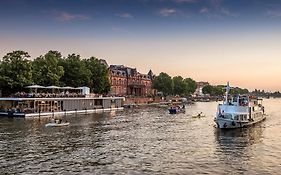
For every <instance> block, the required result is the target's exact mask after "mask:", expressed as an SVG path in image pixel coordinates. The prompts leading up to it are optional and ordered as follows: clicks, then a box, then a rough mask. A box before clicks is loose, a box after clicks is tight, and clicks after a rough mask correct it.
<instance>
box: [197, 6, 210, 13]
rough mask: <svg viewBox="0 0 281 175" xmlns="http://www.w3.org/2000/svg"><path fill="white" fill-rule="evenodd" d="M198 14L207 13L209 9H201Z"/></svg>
mask: <svg viewBox="0 0 281 175" xmlns="http://www.w3.org/2000/svg"><path fill="white" fill-rule="evenodd" d="M199 13H209V9H208V8H207V7H203V8H202V9H200V11H199Z"/></svg>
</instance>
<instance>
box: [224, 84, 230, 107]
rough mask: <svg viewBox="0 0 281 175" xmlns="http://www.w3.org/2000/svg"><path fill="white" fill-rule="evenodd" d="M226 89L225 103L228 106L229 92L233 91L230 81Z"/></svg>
mask: <svg viewBox="0 0 281 175" xmlns="http://www.w3.org/2000/svg"><path fill="white" fill-rule="evenodd" d="M225 89H226V92H225V102H224V103H225V104H228V94H229V91H230V89H231V87H230V85H229V81H228V82H227V84H226V87H225Z"/></svg>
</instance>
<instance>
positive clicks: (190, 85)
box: [184, 78, 197, 95]
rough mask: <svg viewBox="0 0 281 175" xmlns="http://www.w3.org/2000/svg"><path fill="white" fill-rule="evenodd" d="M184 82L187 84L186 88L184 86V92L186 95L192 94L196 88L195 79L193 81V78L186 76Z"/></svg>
mask: <svg viewBox="0 0 281 175" xmlns="http://www.w3.org/2000/svg"><path fill="white" fill-rule="evenodd" d="M184 82H185V83H186V84H187V85H186V86H187V88H186V94H187V95H190V94H193V93H194V92H195V90H196V87H197V85H196V81H194V80H193V79H191V78H186V79H184Z"/></svg>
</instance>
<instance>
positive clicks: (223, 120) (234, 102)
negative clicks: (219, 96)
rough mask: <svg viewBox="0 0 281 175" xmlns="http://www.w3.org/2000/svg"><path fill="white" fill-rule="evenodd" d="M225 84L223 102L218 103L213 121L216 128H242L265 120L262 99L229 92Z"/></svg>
mask: <svg viewBox="0 0 281 175" xmlns="http://www.w3.org/2000/svg"><path fill="white" fill-rule="evenodd" d="M230 89H231V87H230V86H229V83H227V86H226V93H225V98H224V101H223V104H219V105H218V108H217V113H216V117H215V119H214V121H215V122H216V124H217V127H218V128H221V129H223V128H242V127H246V126H250V125H253V124H255V123H258V122H260V121H263V120H265V118H266V116H265V114H264V106H263V105H262V99H259V98H257V97H253V96H249V95H238V94H237V95H233V96H231V95H230V94H229V91H230Z"/></svg>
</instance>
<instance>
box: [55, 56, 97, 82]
mask: <svg viewBox="0 0 281 175" xmlns="http://www.w3.org/2000/svg"><path fill="white" fill-rule="evenodd" d="M59 65H60V66H62V67H63V69H64V74H63V76H62V77H61V79H60V81H61V85H62V86H73V87H77V86H90V82H91V76H92V75H91V71H90V70H88V69H87V67H86V64H85V62H84V61H82V60H81V59H80V55H75V54H71V55H68V57H67V58H65V59H60V63H59Z"/></svg>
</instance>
